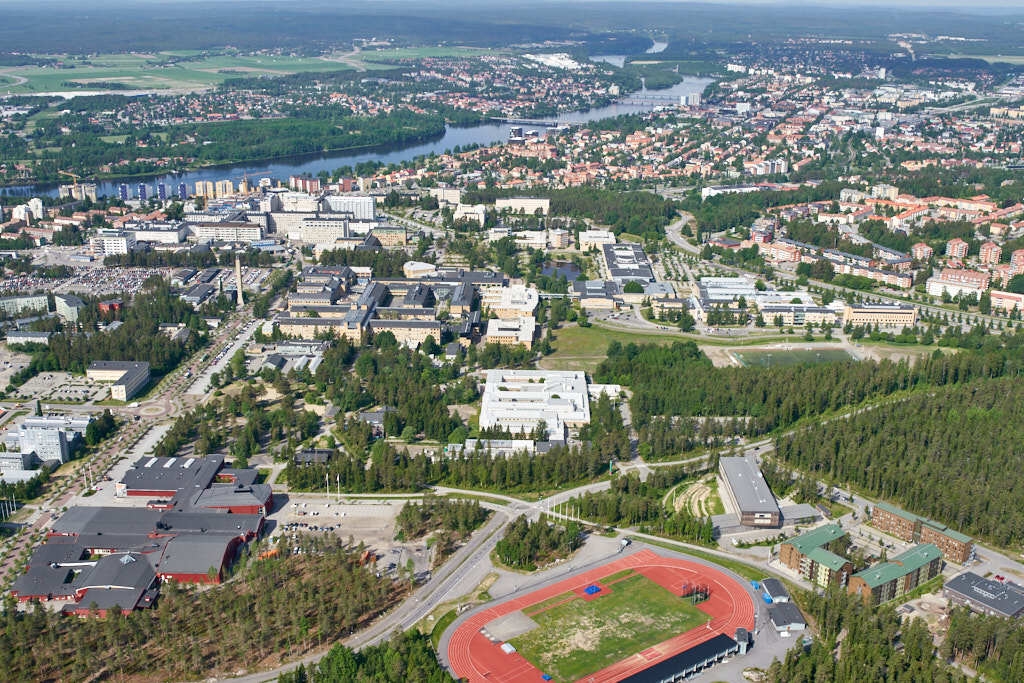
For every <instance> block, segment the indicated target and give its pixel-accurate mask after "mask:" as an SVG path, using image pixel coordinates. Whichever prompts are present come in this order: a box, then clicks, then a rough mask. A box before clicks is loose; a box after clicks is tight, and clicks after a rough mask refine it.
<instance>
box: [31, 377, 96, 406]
mask: <svg viewBox="0 0 1024 683" xmlns="http://www.w3.org/2000/svg"><path fill="white" fill-rule="evenodd" d="M109 394H110V387H109V385H107V384H101V383H99V382H93V381H91V380H88V379H86V378H85V377H82V376H80V375H72V374H71V373H69V372H42V373H40V374H38V375H36V376H35V377H33V378H31V379H29V380H28V381H27V382H25V383H24V384H22V385H21V386H20V387H18V391H17V393H16V394H15V395H16V396H18V397H19V398H38V399H40V400H42V401H43V402H44V403H45V402H46V400H47V399H49V400H52V401H61V402H74V403H86V402H88V401H98V400H103V399H105V398H107V397H108V396H109ZM44 410H45V408H44Z"/></svg>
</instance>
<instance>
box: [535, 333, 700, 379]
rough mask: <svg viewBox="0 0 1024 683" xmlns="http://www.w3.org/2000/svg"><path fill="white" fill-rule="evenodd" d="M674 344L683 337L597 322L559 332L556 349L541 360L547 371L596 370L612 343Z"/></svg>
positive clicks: (556, 335)
mask: <svg viewBox="0 0 1024 683" xmlns="http://www.w3.org/2000/svg"><path fill="white" fill-rule="evenodd" d="M613 341H617V342H620V343H622V344H629V343H630V342H632V343H634V344H671V343H672V342H674V341H681V338H680V337H677V336H673V335H667V334H644V333H642V332H635V333H634V332H622V331H619V330H610V329H608V328H605V327H599V326H597V325H593V326H591V327H565V328H563V329H560V330H558V331H557V332H555V342H554V344H553V347H554V349H555V352H554V353H552V354H551V355H550V356H547V357H546V358H544V359H543V360H542V361H541V362H540V366H541V367H542V368H544V369H547V370H587V371H590V370H593V369H594V368H596V367H597V365H598V363H600V362H601V361H602V360H604V359H605V357H606V356H607V350H608V345H609V344H610V343H612V342H613Z"/></svg>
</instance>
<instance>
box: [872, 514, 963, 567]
mask: <svg viewBox="0 0 1024 683" xmlns="http://www.w3.org/2000/svg"><path fill="white" fill-rule="evenodd" d="M871 525H872V526H874V527H875V528H876V529H878V530H880V531H884V532H885V533H887V534H892V535H893V536H896V537H897V538H900V539H902V540H904V541H912V542H914V543H934V544H935V545H936V546H937V547H938V548H939V550H941V551H942V557H943V558H945V559H946V561H947V562H956V563H957V564H963V563H964V562H966V561H967V560H969V559H970V558H971V557H972V556H973V555H974V541H973V540H971V537H970V536H966V535H964V534H961V533H960V532H958V531H954V530H952V529H950V528H949V527H947V526H946V525H944V524H941V523H939V522H935V521H932V520H930V519H926V518H924V517H920V516H918V515H915V514H913V513H911V512H907V511H906V510H901V509H900V508H898V507H896V506H894V505H889V504H888V503H878V504H876V505H875V506H874V508H872V510H871Z"/></svg>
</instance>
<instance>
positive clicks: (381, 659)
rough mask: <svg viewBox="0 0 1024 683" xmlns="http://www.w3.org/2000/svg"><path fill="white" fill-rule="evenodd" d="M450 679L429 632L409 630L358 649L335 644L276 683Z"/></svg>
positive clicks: (430, 682) (394, 682)
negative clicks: (441, 663) (320, 657)
mask: <svg viewBox="0 0 1024 683" xmlns="http://www.w3.org/2000/svg"><path fill="white" fill-rule="evenodd" d="M451 679H452V677H451V675H450V674H449V673H448V672H447V671H445V670H444V668H442V667H441V665H440V664H439V663H438V661H437V656H436V655H435V654H434V649H433V647H432V646H431V644H430V636H428V635H426V634H423V633H420V632H419V631H416V630H410V631H404V632H397V633H395V635H394V636H393V637H392V638H391V640H389V641H388V642H386V643H381V644H380V645H373V646H371V647H367V648H363V649H362V650H360V651H358V652H356V651H354V650H350V649H349V648H347V647H345V646H344V645H341V644H338V645H335V646H334V647H333V648H331V651H330V652H328V653H327V654H326V655H325V656H324V657H323V658H322V659H321V660H320V661H319V662H317V663H316V664H310V665H309V666H308V667H307V666H306V665H300V666H299V667H298V668H297V669H296V670H295V671H290V672H288V673H283V674H281V675H280V676H278V678H277V683H356V682H362V681H367V682H369V681H374V683H406V681H418V682H419V683H449V682H450V681H451Z"/></svg>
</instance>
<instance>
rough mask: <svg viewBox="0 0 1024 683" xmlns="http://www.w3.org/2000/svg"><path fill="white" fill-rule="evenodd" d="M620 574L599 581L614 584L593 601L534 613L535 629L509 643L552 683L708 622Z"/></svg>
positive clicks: (681, 602)
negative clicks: (547, 675)
mask: <svg viewBox="0 0 1024 683" xmlns="http://www.w3.org/2000/svg"><path fill="white" fill-rule="evenodd" d="M621 574H622V572H620V573H619V574H616V575H612V576H609V577H606V579H603V580H602V581H604V580H614V581H615V582H614V583H613V584H612V585H611V586H610V587H609V588H608V589H607V592H606V594H604V595H601V596H600V597H598V598H597V599H596V600H591V601H589V602H588V601H585V600H583V599H582V598H579V597H577V598H575V599H571V600H569V601H568V602H565V603H564V604H560V605H556V606H550V607H548V608H547V609H545V610H543V611H542V612H540V613H537V614H534V615H533V616H532V619H533V620H534V621H536V622H537V624H538V625H539V626H538V628H535V629H533V630H532V631H529V632H528V633H525V634H523V635H521V636H517V637H515V638H513V639H512V640H511V641H510V642H511V643H512V645H513V646H514V647H515V648H516V650H518V651H519V653H520V654H521V655H523V657H525V658H526V659H527V661H529V662H530V663H531V664H533V665H534V666H536V667H537V668H538V669H540V670H541V671H543V672H544V673H546V674H550V675H551V676H552V677H553V678H554V680H555V681H575V680H577V679H579V678H582V677H584V676H587V675H589V674H592V673H594V672H596V671H600V670H601V669H603V668H605V667H606V666H609V665H611V664H614V663H615V662H618V661H620V660H623V659H625V658H626V657H629V656H631V655H634V654H636V653H638V652H642V651H644V650H645V649H647V648H649V647H652V646H654V645H657V644H658V643H661V642H664V641H666V640H668V639H669V638H672V637H673V636H677V635H679V634H681V633H685V632H686V631H689V630H691V629H693V628H695V627H697V626H700V625H701V624H704V623H705V622H707V621H709V620H710V617H709V616H708V615H707V614H705V613H704V612H701V611H700V610H699V609H697V608H696V607H694V606H693V605H692V604H690V602H689V601H687V600H686V599H684V598H680V597H677V596H675V595H673V594H672V593H670V592H669V591H668V590H666V589H665V588H663V587H661V586H659V585H658V584H657V583H655V582H654V581H651V580H650V579H648V578H647V577H645V576H643V575H641V574H635V575H633V576H628V577H626V578H621ZM558 597H559V598H564V597H567V596H558ZM549 602H551V601H549ZM555 602H557V601H555ZM531 611H532V610H531V608H526V609H524V612H528V613H529V612H531Z"/></svg>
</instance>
